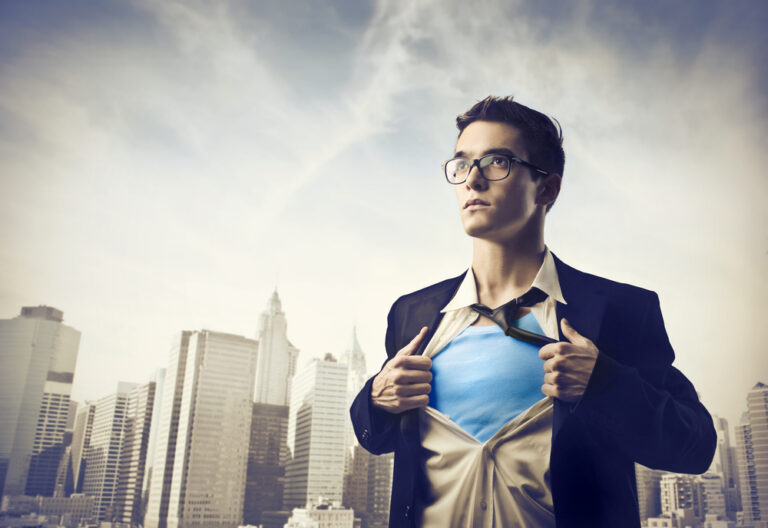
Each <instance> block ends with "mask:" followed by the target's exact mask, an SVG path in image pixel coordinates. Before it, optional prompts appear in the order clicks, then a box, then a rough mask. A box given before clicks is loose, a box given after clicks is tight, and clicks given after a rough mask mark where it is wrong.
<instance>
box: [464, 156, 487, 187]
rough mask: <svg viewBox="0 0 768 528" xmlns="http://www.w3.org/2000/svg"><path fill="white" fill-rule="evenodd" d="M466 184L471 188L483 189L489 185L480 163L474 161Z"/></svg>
mask: <svg viewBox="0 0 768 528" xmlns="http://www.w3.org/2000/svg"><path fill="white" fill-rule="evenodd" d="M466 184H467V187H469V188H470V189H483V188H485V186H486V185H488V180H486V179H485V178H483V175H482V173H481V169H480V165H479V164H478V163H477V162H475V163H473V164H472V166H471V167H470V168H469V174H467V181H466Z"/></svg>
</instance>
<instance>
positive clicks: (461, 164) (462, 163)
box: [456, 160, 469, 172]
mask: <svg viewBox="0 0 768 528" xmlns="http://www.w3.org/2000/svg"><path fill="white" fill-rule="evenodd" d="M468 165H469V163H467V160H458V161H456V170H457V171H459V172H461V171H463V170H467V166H468Z"/></svg>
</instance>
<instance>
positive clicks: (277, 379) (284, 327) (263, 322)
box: [253, 290, 299, 405]
mask: <svg viewBox="0 0 768 528" xmlns="http://www.w3.org/2000/svg"><path fill="white" fill-rule="evenodd" d="M258 340H259V358H258V363H257V365H256V387H255V392H254V398H253V399H254V401H255V402H256V403H269V404H272V405H288V404H289V401H290V394H291V378H292V377H293V375H294V374H295V372H296V361H297V359H298V356H299V350H298V349H297V348H296V347H295V346H293V345H292V344H291V342H290V341H288V323H287V322H286V319H285V312H283V306H282V304H281V303H280V297H279V296H278V295H277V290H275V292H274V293H273V294H272V298H271V299H270V300H269V302H268V303H267V309H266V310H264V312H263V313H262V314H261V317H260V319H259V331H258Z"/></svg>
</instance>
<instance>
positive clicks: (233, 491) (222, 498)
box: [167, 330, 258, 528]
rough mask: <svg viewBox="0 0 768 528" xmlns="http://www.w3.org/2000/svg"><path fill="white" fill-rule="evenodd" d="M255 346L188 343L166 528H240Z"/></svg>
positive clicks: (238, 340) (213, 335)
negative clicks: (237, 527)
mask: <svg viewBox="0 0 768 528" xmlns="http://www.w3.org/2000/svg"><path fill="white" fill-rule="evenodd" d="M257 353H258V342H257V341H255V340H252V339H247V338H245V337H242V336H237V335H232V334H224V333H219V332H212V331H209V330H202V331H199V332H194V333H192V334H191V335H190V337H189V344H188V353H187V359H186V370H185V373H184V380H183V388H182V391H181V401H180V406H179V419H178V434H177V438H176V446H175V452H174V462H173V474H172V477H171V486H170V494H169V498H168V517H167V519H168V520H167V526H168V527H169V528H234V527H235V526H238V525H240V524H241V523H242V516H243V498H244V494H245V481H246V469H247V465H248V445H249V440H250V433H251V417H252V412H253V407H252V400H251V398H252V395H253V384H254V376H255V371H256V357H257Z"/></svg>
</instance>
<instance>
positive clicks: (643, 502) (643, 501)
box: [635, 464, 664, 523]
mask: <svg viewBox="0 0 768 528" xmlns="http://www.w3.org/2000/svg"><path fill="white" fill-rule="evenodd" d="M663 474H664V472H663V471H660V470H658V469H650V468H647V467H645V466H642V465H640V464H635V476H636V480H637V508H638V511H639V513H640V521H641V522H642V523H645V521H646V520H647V519H648V518H649V517H656V516H657V515H659V514H660V513H661V477H662V475H663Z"/></svg>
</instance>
